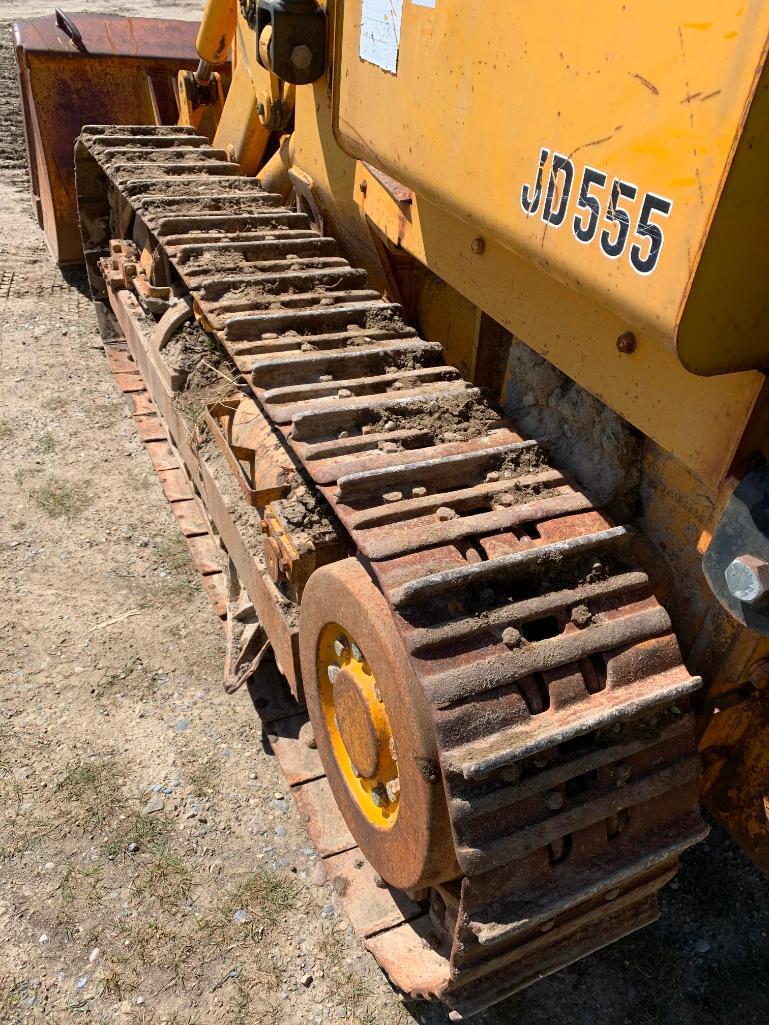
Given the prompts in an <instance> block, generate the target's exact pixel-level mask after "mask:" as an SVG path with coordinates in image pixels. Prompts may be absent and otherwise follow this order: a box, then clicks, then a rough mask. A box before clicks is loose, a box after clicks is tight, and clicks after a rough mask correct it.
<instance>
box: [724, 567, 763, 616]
mask: <svg viewBox="0 0 769 1025" xmlns="http://www.w3.org/2000/svg"><path fill="white" fill-rule="evenodd" d="M724 577H725V579H726V586H727V587H728V588H729V594H731V596H732V597H733V598H736V599H737V601H741V602H743V603H744V604H745V605H759V604H760V603H761V602H763V601H764V600H765V599H766V597H767V595H769V563H767V562H765V561H764V560H763V559H757V558H756V557H755V556H754V555H738V556H737V558H736V559H734V560H733V561H732V562H730V563H729V565H728V566H727V567H726V570H725V572H724Z"/></svg>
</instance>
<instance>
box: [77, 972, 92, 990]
mask: <svg viewBox="0 0 769 1025" xmlns="http://www.w3.org/2000/svg"><path fill="white" fill-rule="evenodd" d="M88 979H89V976H88V975H81V976H80V978H79V979H78V980H77V982H76V983H75V989H85V987H86V986H87V985H88Z"/></svg>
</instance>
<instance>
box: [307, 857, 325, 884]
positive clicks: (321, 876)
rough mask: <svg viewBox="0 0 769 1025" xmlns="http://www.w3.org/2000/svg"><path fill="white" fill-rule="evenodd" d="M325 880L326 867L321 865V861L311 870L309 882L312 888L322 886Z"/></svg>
mask: <svg viewBox="0 0 769 1025" xmlns="http://www.w3.org/2000/svg"><path fill="white" fill-rule="evenodd" d="M327 880H328V872H327V871H326V866H325V865H324V864H323V862H322V861H319V862H318V863H317V865H316V866H315V868H314V869H313V870H312V875H311V876H310V882H311V883H312V885H313V886H323V885H324V883H325V882H326V881H327Z"/></svg>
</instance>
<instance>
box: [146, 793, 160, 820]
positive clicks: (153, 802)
mask: <svg viewBox="0 0 769 1025" xmlns="http://www.w3.org/2000/svg"><path fill="white" fill-rule="evenodd" d="M165 806H166V802H165V801H164V800H163V798H162V797H161V796H160V794H155V795H154V796H153V797H151V798H150V799H149V801H147V803H146V804H145V805H144V811H143V812H142V814H143V815H154V813H155V812H158V811H163V809H164V808H165Z"/></svg>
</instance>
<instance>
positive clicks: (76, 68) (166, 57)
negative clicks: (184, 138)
mask: <svg viewBox="0 0 769 1025" xmlns="http://www.w3.org/2000/svg"><path fill="white" fill-rule="evenodd" d="M69 18H70V19H71V21H72V22H73V23H74V25H75V26H76V28H77V30H78V32H79V33H80V37H81V42H80V43H78V44H76V43H75V42H74V41H73V40H72V39H71V38H70V37H69V36H68V35H67V33H66V32H65V31H64V30H63V29H62V28H61V27H60V26H59V25H58V24H57V20H56V17H55V16H54V15H50V16H47V17H42V18H31V19H28V20H24V21H19V22H16V24H15V25H14V28H13V34H14V43H15V47H16V57H17V64H18V73H19V85H20V89H21V94H22V103H23V110H24V125H25V133H26V141H27V154H28V158H29V168H30V184H31V189H32V197H33V201H34V204H35V212H36V214H37V218H38V221H39V223H40V226H41V228H42V229H43V231H44V232H45V237H46V241H47V242H48V247H49V249H50V250H51V254H52V256H53V258H54V259H55V260H56V262H57V263H60V264H65V263H79V262H81V261H82V259H83V254H82V247H81V241H80V233H79V229H78V222H77V204H76V196H75V181H74V160H73V155H72V154H73V149H74V145H75V140H76V139H77V136H78V135H79V133H80V130H81V128H82V127H83V125H85V124H88V123H89V122H99V123H101V124H120V123H129V124H134V123H137V122H146V123H148V124H155V123H165V124H173V123H174V122H175V121H176V120H177V118H178V108H177V104H176V99H175V96H174V91H173V79H174V77H175V75H176V73H177V71H178V70H179V68H193V67H194V66H195V64H196V62H197V54H196V51H195V36H196V32H197V26H196V25H195V23H194V22H187V21H173V20H167V19H157V18H146V19H145V18H120V17H115V16H111V15H94V14H70V15H69Z"/></svg>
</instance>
